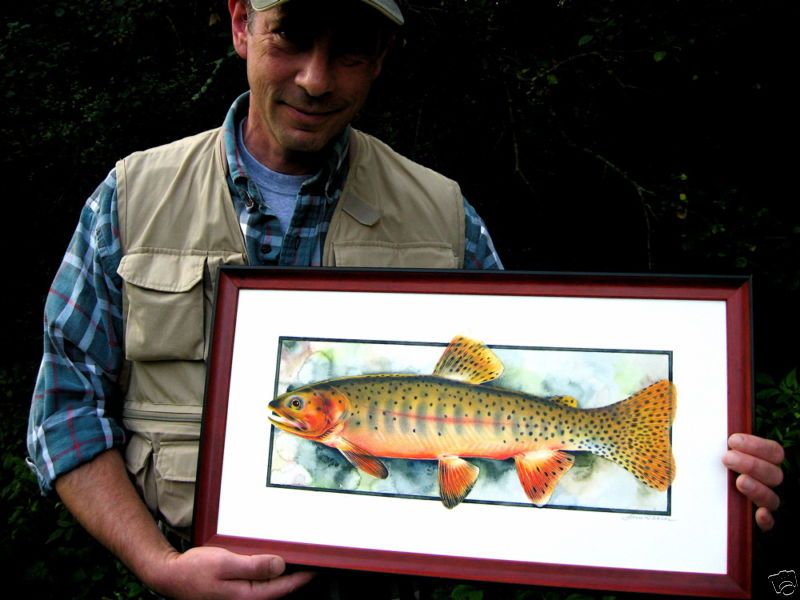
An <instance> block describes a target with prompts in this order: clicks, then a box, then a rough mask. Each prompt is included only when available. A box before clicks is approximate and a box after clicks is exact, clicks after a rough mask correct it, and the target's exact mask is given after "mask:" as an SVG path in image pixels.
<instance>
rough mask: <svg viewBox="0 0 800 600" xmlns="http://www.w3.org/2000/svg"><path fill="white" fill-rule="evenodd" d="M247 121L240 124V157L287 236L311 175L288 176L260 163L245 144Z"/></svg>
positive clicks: (238, 139)
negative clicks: (298, 199) (298, 196)
mask: <svg viewBox="0 0 800 600" xmlns="http://www.w3.org/2000/svg"><path fill="white" fill-rule="evenodd" d="M245 121H247V119H242V120H241V121H240V122H239V135H238V136H237V139H236V145H237V146H238V147H239V155H240V156H241V157H242V161H243V162H244V168H245V169H246V171H247V174H248V175H249V176H250V179H251V180H252V182H253V183H255V185H256V187H257V188H258V191H259V192H260V193H261V198H262V199H263V200H264V202H265V203H266V205H267V209H268V210H269V212H271V213H273V214H274V215H275V216H276V217H277V218H278V221H279V222H280V224H281V231H282V232H283V233H284V234H285V233H286V231H287V230H288V229H289V225H290V224H291V222H292V215H294V208H295V205H296V204H297V194H298V193H299V192H300V186H301V185H303V182H304V181H305V180H306V179H308V178H309V177H311V175H286V174H285V173H278V172H277V171H273V170H272V169H270V168H269V167H268V166H266V165H264V164H261V163H260V162H258V160H256V158H255V157H254V156H253V155H252V154H250V151H249V150H248V149H247V146H245V144H244V125H245Z"/></svg>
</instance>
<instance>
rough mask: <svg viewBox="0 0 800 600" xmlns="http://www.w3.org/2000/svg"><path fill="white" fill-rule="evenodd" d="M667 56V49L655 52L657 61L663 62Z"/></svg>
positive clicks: (654, 57)
mask: <svg viewBox="0 0 800 600" xmlns="http://www.w3.org/2000/svg"><path fill="white" fill-rule="evenodd" d="M666 57H667V52H666V50H658V51H657V52H653V60H654V61H656V62H661V61H662V60H664V59H665V58H666Z"/></svg>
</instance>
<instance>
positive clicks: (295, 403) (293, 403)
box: [289, 396, 304, 410]
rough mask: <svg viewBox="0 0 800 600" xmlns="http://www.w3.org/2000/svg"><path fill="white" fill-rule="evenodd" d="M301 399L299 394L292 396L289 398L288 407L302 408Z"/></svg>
mask: <svg viewBox="0 0 800 600" xmlns="http://www.w3.org/2000/svg"><path fill="white" fill-rule="evenodd" d="M303 404H304V403H303V399H302V398H301V397H300V396H292V397H291V398H289V408H293V409H295V410H300V409H301V408H303Z"/></svg>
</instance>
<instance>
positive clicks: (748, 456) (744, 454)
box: [722, 433, 783, 531]
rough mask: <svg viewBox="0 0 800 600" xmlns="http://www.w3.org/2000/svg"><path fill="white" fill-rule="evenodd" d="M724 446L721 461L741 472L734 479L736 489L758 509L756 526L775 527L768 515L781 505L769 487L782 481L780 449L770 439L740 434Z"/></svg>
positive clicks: (781, 454)
mask: <svg viewBox="0 0 800 600" xmlns="http://www.w3.org/2000/svg"><path fill="white" fill-rule="evenodd" d="M728 446H729V447H730V450H728V451H727V452H726V453H725V456H723V457H722V462H723V463H724V465H725V466H726V467H728V468H729V469H731V470H732V471H736V472H737V473H741V475H739V476H738V477H737V478H736V488H737V489H738V490H739V491H740V492H742V493H743V494H744V495H745V496H747V497H748V498H749V499H750V500H751V501H752V502H753V503H755V505H756V506H757V507H758V509H757V510H756V524H757V525H758V526H759V527H760V528H761V530H762V531H769V530H770V529H772V527H773V526H774V525H775V519H774V518H773V516H772V512H773V511H775V510H777V509H778V506H779V505H780V502H781V501H780V498H778V495H777V494H776V493H775V492H774V491H773V490H772V488H774V487H775V486H777V485H780V483H781V482H782V481H783V471H782V470H781V467H780V464H781V462H783V447H782V446H781V445H780V444H779V443H778V442H775V441H773V440H766V439H764V438H760V437H757V436H754V435H747V434H744V433H734V434H733V435H732V436H731V437H730V438H728Z"/></svg>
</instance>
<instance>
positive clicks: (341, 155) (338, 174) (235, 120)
mask: <svg viewBox="0 0 800 600" xmlns="http://www.w3.org/2000/svg"><path fill="white" fill-rule="evenodd" d="M249 107H250V92H245V93H244V94H242V95H241V96H239V97H238V98H237V99H236V100H234V102H233V104H232V105H231V107H230V109H229V110H228V114H227V115H226V116H225V122H224V123H223V125H222V128H223V132H224V133H223V135H224V140H225V155H226V158H227V160H228V168H229V169H230V174H231V178H232V179H233V181H234V182H235V183H242V184H245V185H246V183H247V182H248V181H249V179H250V178H249V176H248V175H247V171H246V170H245V167H244V161H243V160H242V157H241V155H240V154H239V149H238V147H237V144H236V136H237V135H238V131H239V127H238V124H239V122H240V121H241V120H242V119H244V118H245V117H246V116H247V112H248V109H249ZM349 150H350V126H349V125H348V126H347V127H346V128H345V130H344V131H343V132H342V133H341V134H340V135H339V136H338V137H337V138H334V140H333V141H332V142H331V143H330V144H328V147H327V148H326V149H325V152H326V156H325V160H324V161H323V163H322V168H321V169H320V170H319V171H317V172H316V173H314V174H313V175H311V176H310V177H309V178H308V179H307V180H306V181H305V182H303V185H302V187H301V188H300V192H301V193H314V192H315V191H317V193H319V194H320V195H324V196H325V198H326V200H327V201H328V202H332V201H334V200H335V199H336V197H337V196H338V194H337V192H338V191H339V190H340V189H341V186H342V183H343V182H344V179H345V176H346V175H347V166H348V163H347V155H348V152H349Z"/></svg>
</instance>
